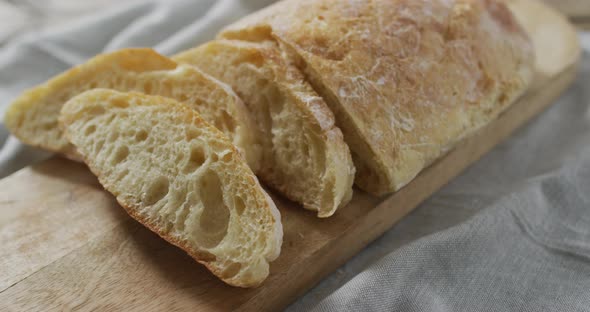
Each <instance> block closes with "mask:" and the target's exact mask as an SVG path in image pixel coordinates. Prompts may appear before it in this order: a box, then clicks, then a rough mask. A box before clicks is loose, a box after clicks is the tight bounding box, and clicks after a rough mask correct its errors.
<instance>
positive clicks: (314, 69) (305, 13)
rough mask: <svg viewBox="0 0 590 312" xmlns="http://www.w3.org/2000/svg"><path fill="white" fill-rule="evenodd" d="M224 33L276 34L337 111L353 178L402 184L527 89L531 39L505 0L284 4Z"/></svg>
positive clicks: (392, 186) (372, 185)
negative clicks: (348, 153) (350, 159)
mask: <svg viewBox="0 0 590 312" xmlns="http://www.w3.org/2000/svg"><path fill="white" fill-rule="evenodd" d="M219 37H220V38H227V39H240V40H250V41H260V40H269V39H273V40H276V41H277V42H279V43H280V44H281V47H282V48H283V51H284V52H285V53H286V54H287V55H289V56H290V57H291V58H293V60H294V61H295V63H296V64H298V67H299V68H300V69H301V70H302V71H303V72H304V73H305V75H306V77H307V78H308V80H309V81H310V82H311V83H312V85H313V86H314V88H315V89H316V90H317V91H318V92H319V93H320V95H322V96H323V97H324V98H325V99H326V101H327V103H328V104H329V106H330V108H331V109H332V110H333V111H334V113H335V115H336V119H337V123H338V126H339V127H340V128H341V129H342V131H343V132H344V137H345V140H346V141H347V143H348V145H349V146H350V148H351V151H352V153H353V158H354V160H355V165H356V167H357V172H358V173H357V177H356V183H357V185H359V186H360V187H361V188H362V189H364V190H366V191H368V192H370V193H373V194H377V195H381V194H385V193H389V192H392V191H396V190H398V189H400V188H401V187H403V186H404V185H406V184H407V183H408V182H409V181H410V180H412V179H413V178H414V177H415V176H416V175H417V174H418V173H419V172H420V171H421V170H422V169H423V168H425V167H426V166H428V165H429V164H431V163H432V162H433V161H434V160H435V159H437V158H439V157H440V156H442V155H443V154H445V153H446V152H447V151H449V150H450V149H451V148H452V147H453V146H454V145H455V144H456V143H457V142H458V141H460V140H461V139H462V138H463V137H465V136H468V135H470V134H471V133H473V132H474V131H475V130H476V129H478V128H480V127H482V126H483V125H485V124H487V123H488V122H489V121H491V120H493V119H494V118H496V117H497V116H498V115H499V114H500V113H501V112H502V111H504V110H505V109H506V108H507V107H508V106H509V104H510V103H512V102H513V101H514V100H515V99H516V98H517V97H518V96H520V95H521V94H522V93H523V92H524V91H525V90H526V88H527V87H528V85H529V84H530V82H531V80H532V76H533V62H534V53H533V49H532V46H531V43H530V40H529V38H528V37H527V35H526V34H525V32H524V31H523V29H522V28H521V27H520V25H519V24H518V23H517V22H516V20H515V18H514V17H513V16H512V14H511V12H510V11H509V10H508V9H507V8H506V6H505V5H504V3H502V2H501V1H499V0H454V1H443V0H362V1H360V0H358V1H343V0H284V1H281V2H278V3H276V4H275V5H272V6H270V7H268V8H266V9H264V10H262V11H260V12H257V13H255V14H253V15H251V16H248V17H246V18H244V19H243V20H241V21H238V22H237V23H236V24H234V25H230V26H229V27H227V28H226V29H225V30H224V31H223V32H222V33H221V34H220V35H219Z"/></svg>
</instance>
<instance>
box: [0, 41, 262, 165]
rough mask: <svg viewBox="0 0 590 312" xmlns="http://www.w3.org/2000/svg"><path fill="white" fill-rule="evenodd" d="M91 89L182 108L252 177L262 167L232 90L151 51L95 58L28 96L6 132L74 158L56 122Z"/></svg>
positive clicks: (253, 132) (14, 108)
mask: <svg viewBox="0 0 590 312" xmlns="http://www.w3.org/2000/svg"><path fill="white" fill-rule="evenodd" d="M95 88H107V89H113V90H118V91H137V92H141V93H145V94H151V95H160V96H165V97H171V98H174V99H176V100H178V101H181V102H183V103H186V104H187V105H189V106H190V107H191V108H193V109H195V110H197V111H198V112H199V113H200V114H201V116H202V117H203V118H204V119H205V120H207V121H208V122H210V123H211V124H213V125H214V126H215V127H217V128H218V129H219V130H221V131H222V132H223V133H225V134H226V135H227V136H228V137H230V138H231V139H232V142H233V143H234V144H235V145H236V146H237V147H238V148H239V149H240V150H241V151H242V152H243V153H245V156H246V159H247V161H248V163H249V165H250V166H251V167H252V169H253V170H254V171H256V170H257V169H258V167H259V166H260V150H261V147H260V143H259V142H258V137H259V135H258V133H257V128H256V126H255V125H254V123H253V120H251V118H250V115H249V113H248V111H247V109H246V108H245V106H244V105H243V103H242V102H241V100H240V99H239V97H238V96H237V95H236V94H235V93H234V92H233V91H232V90H231V88H230V87H229V86H227V85H225V84H223V83H221V82H219V81H217V80H215V79H214V78H212V77H210V76H208V75H206V74H205V73H203V72H201V71H200V70H198V69H197V68H195V67H192V66H189V65H180V66H178V65H177V64H176V63H175V62H173V61H172V60H170V59H168V58H166V57H164V56H162V55H160V54H158V53H156V52H155V51H153V50H151V49H125V50H120V51H117V52H113V53H109V54H104V55H98V56H96V57H94V58H92V59H91V60H89V61H88V62H86V63H84V64H82V65H80V66H77V67H75V68H73V69H71V70H69V71H67V72H65V73H62V74H61V75H58V76H57V77H55V78H53V79H51V80H49V81H48V82H47V83H45V84H43V85H41V86H38V87H36V88H34V89H31V90H28V91H27V92H25V93H24V94H23V95H21V96H20V97H19V98H17V99H16V100H15V101H14V102H13V103H12V105H11V106H10V108H9V109H8V111H7V114H6V118H5V119H6V126H7V127H8V129H10V131H11V132H12V133H13V134H15V135H16V136H17V137H18V138H19V139H21V140H22V141H23V142H25V143H28V144H30V145H34V146H38V147H41V148H44V149H47V150H50V151H55V152H60V153H64V154H68V155H69V156H71V157H72V158H76V154H75V151H74V150H73V149H72V146H71V145H70V144H69V142H67V140H66V139H65V138H64V137H63V133H62V131H61V130H60V129H59V127H58V124H57V119H58V116H59V112H60V109H61V107H62V106H63V104H64V103H65V102H66V101H67V100H68V99H70V98H72V97H74V96H76V95H77V94H80V93H82V92H84V91H87V90H91V89H95Z"/></svg>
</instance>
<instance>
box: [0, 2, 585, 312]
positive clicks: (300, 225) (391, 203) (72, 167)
mask: <svg viewBox="0 0 590 312" xmlns="http://www.w3.org/2000/svg"><path fill="white" fill-rule="evenodd" d="M530 1H534V0H512V2H511V3H512V4H511V6H512V9H513V10H516V11H517V12H516V13H517V15H518V16H519V19H521V21H523V23H524V24H525V25H527V26H526V27H527V29H528V30H529V31H530V33H531V35H532V37H533V40H534V42H535V45H536V46H537V51H538V61H537V66H538V75H537V78H536V81H535V84H534V86H533V87H532V88H531V89H530V90H529V92H528V93H527V94H526V95H525V96H523V97H522V98H521V99H520V100H519V101H518V102H517V103H515V104H514V105H513V106H512V107H511V108H510V109H509V110H508V111H506V112H505V113H504V114H502V116H500V118H499V119H498V120H496V121H494V122H493V123H491V124H490V125H488V126H487V127H485V128H482V129H481V130H480V131H479V132H478V133H477V134H476V135H474V136H473V137H471V138H468V139H466V140H464V141H463V142H462V143H460V144H459V146H457V147H456V148H455V149H454V150H452V151H451V152H450V153H449V154H448V155H447V156H445V157H443V158H442V159H441V160H439V161H438V162H436V163H435V164H433V165H432V166H431V167H429V168H427V169H426V170H424V171H423V172H422V173H421V174H420V175H419V176H418V177H417V178H416V179H415V180H414V181H412V182H411V183H410V184H409V185H408V186H406V187H405V188H403V189H402V190H401V191H399V192H397V193H396V194H394V195H392V196H389V197H385V198H375V197H372V196H369V195H367V194H365V193H363V192H361V191H359V190H355V195H354V198H353V200H352V202H351V203H350V204H349V205H348V206H346V207H345V208H343V209H342V210H340V211H338V212H337V213H336V215H335V216H334V217H332V218H329V219H318V218H316V217H315V216H314V214H313V213H311V212H306V211H304V210H303V209H301V208H299V207H297V206H296V205H295V204H294V203H292V202H289V201H287V200H285V199H283V198H280V197H278V196H275V195H273V198H274V200H275V201H276V203H277V206H278V207H279V209H280V210H281V214H282V221H283V224H284V230H285V237H284V239H285V240H284V244H283V250H282V253H281V256H280V257H279V258H278V259H277V261H275V262H273V263H272V264H271V274H270V276H269V278H268V279H267V281H266V282H265V283H264V284H263V285H262V286H261V287H258V288H255V289H238V288H232V287H230V286H227V285H225V284H223V283H222V282H220V281H219V280H217V279H216V278H215V277H214V276H213V275H211V274H210V273H208V272H207V270H206V269H205V268H204V267H202V266H201V265H199V264H198V263H196V262H194V261H193V260H192V259H191V258H190V257H188V256H187V255H186V254H184V253H183V252H182V251H181V250H179V249H177V248H175V247H173V246H171V245H169V244H167V243H166V242H165V241H164V240H162V239H160V238H159V237H158V236H157V235H155V234H153V233H151V232H150V231H149V230H147V229H146V228H144V227H143V226H141V225H140V224H138V223H137V222H135V221H134V220H132V219H131V218H129V217H128V216H127V215H126V214H125V212H124V210H123V209H122V208H120V207H119V206H118V205H117V204H116V202H115V201H114V199H113V198H112V197H111V196H110V195H108V194H107V193H106V192H105V191H103V190H102V188H101V187H100V185H99V184H98V183H97V180H96V178H95V177H94V176H92V174H91V173H90V172H89V171H88V169H87V168H86V167H84V166H83V165H80V164H76V163H73V162H70V161H68V160H64V159H61V158H57V157H55V158H52V159H50V160H48V161H45V162H43V163H40V164H38V165H36V166H33V167H29V168H26V169H23V170H21V171H19V172H17V173H16V174H14V175H12V176H10V177H7V178H5V179H3V180H2V181H0V244H1V246H2V248H0V311H24V310H84V311H87V310H93V309H99V310H125V311H161V310H165V311H174V310H178V311H180V310H189V309H190V310H195V311H229V310H238V309H239V310H240V311H274V310H277V309H281V308H283V307H285V306H286V305H288V304H289V303H290V302H292V301H293V300H294V299H296V298H297V297H298V296H300V295H301V294H303V293H304V292H305V291H307V290H308V289H310V288H311V287H312V286H313V285H315V284H316V283H317V282H318V281H320V280H321V279H322V278H323V277H324V276H326V275H327V274H329V273H330V272H332V271H333V270H335V269H336V268H337V267H338V266H340V265H342V264H343V263H344V262H345V261H346V260H347V259H349V258H350V257H352V256H353V255H354V254H356V253H357V252H359V251H360V250H361V249H362V248H363V247H365V246H366V245H367V244H368V243H369V242H371V241H372V240H374V239H375V238H377V237H378V236H379V235H381V234H382V233H383V232H385V231H386V230H387V229H389V228H390V227H391V226H392V225H393V224H395V223H396V222H397V221H398V220H399V219H401V218H402V217H403V216H404V215H406V214H407V213H409V212H410V211H411V210H412V209H414V208H415V207H416V206H417V205H418V204H419V203H420V202H422V201H423V200H425V199H426V198H428V197H429V196H430V195H431V194H433V193H434V192H435V191H436V190H438V189H439V188H440V187H442V186H443V185H445V184H446V183H447V182H448V181H449V180H451V179H452V178H453V177H455V176H457V175H458V174H459V173H460V172H461V171H463V170H464V169H465V168H466V167H467V166H469V165H470V164H472V163H473V162H474V161H476V160H477V159H479V158H480V157H481V156H482V155H483V154H485V153H486V152H487V151H489V150H490V149H491V148H493V147H494V146H495V145H496V144H498V143H499V142H501V141H502V140H504V139H505V138H506V137H507V136H509V135H510V133H512V132H513V131H514V130H515V129H517V128H518V127H519V126H521V125H523V124H524V123H526V122H527V120H529V119H530V118H532V117H533V116H534V115H536V114H537V113H539V112H541V111H542V110H543V109H544V108H545V107H546V106H547V105H549V104H550V103H552V101H553V100H554V99H555V98H556V97H557V96H558V95H559V94H561V93H562V92H563V91H564V90H565V89H566V88H567V86H568V85H569V84H570V83H571V82H572V81H573V79H574V78H575V74H576V66H575V64H576V62H577V60H578V58H579V54H580V52H579V47H578V45H577V43H576V42H571V41H568V40H574V41H575V36H574V37H573V38H574V39H571V38H572V36H571V33H572V32H574V30H573V29H572V27H571V25H569V24H568V23H567V22H566V21H565V19H564V18H563V16H561V15H559V14H557V13H555V12H554V11H550V10H549V9H547V7H544V6H541V7H537V10H541V11H534V10H529V9H526V10H524V11H519V10H523V7H527V4H528V2H530ZM543 10H544V11H543ZM539 12H541V13H543V14H540V13H539ZM533 13H534V14H533ZM538 16H542V17H543V19H546V20H545V22H546V23H544V24H548V25H552V26H551V27H552V28H551V34H556V33H557V34H559V36H557V37H555V36H548V35H547V32H546V31H543V32H541V31H538V30H539V27H538V25H539V23H538V20H537V19H538ZM547 19H548V20H547ZM535 25H537V26H535ZM544 30H547V29H546V28H544ZM574 33H575V32H574ZM560 40H561V41H560ZM566 41H567V42H566ZM549 43H552V44H554V45H558V46H565V47H568V49H569V50H568V51H565V52H563V53H551V52H550V51H544V50H543V49H539V48H538V47H539V45H540V46H545V45H547V44H549ZM547 63H550V64H547Z"/></svg>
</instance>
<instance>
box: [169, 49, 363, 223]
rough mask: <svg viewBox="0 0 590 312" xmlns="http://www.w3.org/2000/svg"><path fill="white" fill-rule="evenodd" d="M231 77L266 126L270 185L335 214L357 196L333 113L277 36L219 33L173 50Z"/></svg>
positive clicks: (181, 58) (265, 175) (321, 212)
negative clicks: (257, 39) (239, 37)
mask: <svg viewBox="0 0 590 312" xmlns="http://www.w3.org/2000/svg"><path fill="white" fill-rule="evenodd" d="M173 59H174V60H175V61H177V62H179V63H188V64H191V65H195V66H196V67H198V68H200V69H202V70H203V71H204V72H206V73H208V74H210V75H212V76H214V77H215V78H217V79H219V80H221V81H223V82H225V83H228V84H229V85H231V86H232V88H233V89H234V90H235V91H236V93H237V94H238V95H239V96H240V97H241V98H242V100H244V103H245V104H246V106H247V107H248V109H249V110H250V112H251V113H252V116H253V118H254V119H255V120H256V124H257V125H258V127H259V129H260V133H261V142H262V146H263V149H262V166H261V169H260V171H259V172H258V175H259V176H260V178H261V179H262V180H263V182H265V183H266V184H267V185H269V186H271V187H272V188H274V189H276V190H278V191H279V192H280V193H281V194H283V195H285V196H286V197H288V198H289V199H291V200H293V201H295V202H298V203H301V204H303V206H304V208H306V209H310V210H314V211H317V212H318V216H319V217H329V216H331V215H332V214H334V212H335V211H336V210H337V209H338V208H339V207H342V206H343V205H345V204H346V203H348V202H349V200H350V198H351V197H352V184H353V181H354V172H355V169H354V165H353V163H352V158H351V155H350V151H349V149H348V146H347V145H346V143H345V142H344V139H343V137H342V132H341V131H340V129H338V128H337V127H336V126H335V120H334V115H333V114H332V112H331V111H330V109H329V108H328V106H327V105H326V103H325V102H324V100H323V99H322V98H321V97H320V96H318V94H317V93H316V92H315V91H314V90H313V89H312V88H311V86H310V85H309V83H307V82H306V81H305V78H304V77H303V75H302V74H301V72H300V71H299V70H297V68H295V67H294V66H293V65H291V64H289V63H288V62H287V60H286V59H285V58H284V57H283V56H282V55H281V53H280V50H279V49H278V47H277V46H276V44H274V43H273V42H270V41H269V42H264V43H250V42H243V41H231V40H215V41H212V42H209V43H206V44H204V45H202V46H200V47H198V48H195V49H192V50H189V51H185V52H182V53H180V54H178V55H176V56H174V57H173Z"/></svg>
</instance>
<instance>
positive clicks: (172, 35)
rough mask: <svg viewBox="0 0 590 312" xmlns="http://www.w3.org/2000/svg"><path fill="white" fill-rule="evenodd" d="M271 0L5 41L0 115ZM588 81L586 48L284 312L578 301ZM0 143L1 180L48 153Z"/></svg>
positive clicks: (146, 4) (113, 17)
mask: <svg viewBox="0 0 590 312" xmlns="http://www.w3.org/2000/svg"><path fill="white" fill-rule="evenodd" d="M50 2H51V1H49V2H47V3H50ZM271 2H273V1H272V0H221V1H214V0H174V1H164V0H161V1H157V0H151V1H140V2H137V1H136V2H124V1H122V2H119V3H118V4H117V5H116V6H115V5H111V6H110V7H109V8H106V9H105V10H101V11H98V12H96V13H95V14H92V15H91V16H88V17H85V18H83V19H80V20H77V21H74V22H68V23H62V24H61V25H59V26H58V27H52V28H51V27H50V28H48V29H43V30H42V31H37V32H29V33H27V34H25V35H23V36H20V37H18V38H14V39H12V40H11V41H9V42H8V43H7V44H6V45H4V46H3V47H1V48H0V98H1V99H2V101H1V103H0V115H2V114H3V112H4V110H5V108H6V106H7V104H8V103H9V102H10V100H11V99H13V98H14V97H15V96H17V95H18V94H19V93H20V92H21V91H22V90H23V89H24V88H27V87H31V86H33V85H35V84H37V83H40V82H42V81H45V80H46V79H48V78H49V77H51V76H52V75H54V74H57V73H59V72H61V71H64V70H66V69H67V68H69V67H70V66H72V65H75V64H78V63H81V62H83V61H84V60H86V59H88V58H90V57H92V56H93V55H95V54H96V53H99V52H103V51H110V50H115V49H119V48H123V47H137V46H147V47H154V48H155V49H156V50H158V51H159V52H161V53H164V54H172V53H174V52H177V51H179V50H182V49H185V48H189V47H193V46H195V45H196V44H198V43H202V42H204V41H206V40H208V39H211V38H213V36H214V34H215V33H216V31H217V30H218V29H219V28H220V27H222V26H223V25H226V24H228V23H229V22H231V21H233V20H235V19H237V18H238V17H240V16H242V15H245V14H247V13H248V12H252V11H254V10H257V9H259V8H261V7H264V6H265V5H267V4H269V3H271ZM39 3H42V2H39ZM580 37H581V40H582V43H583V45H584V46H585V49H587V51H590V37H588V34H587V33H581V34H580ZM589 81H590V57H589V56H588V54H586V53H585V55H584V60H583V62H582V66H581V69H580V75H579V77H578V79H577V82H576V83H575V85H574V86H573V87H571V88H570V89H569V91H567V93H565V94H564V95H563V96H562V97H561V98H560V99H559V100H558V101H556V102H555V104H554V105H553V106H552V107H551V108H549V109H548V110H547V111H546V112H544V113H543V114H542V115H541V116H539V117H538V118H535V119H534V120H532V121H531V122H530V123H529V124H528V125H527V126H525V127H524V128H523V129H521V130H519V131H517V132H516V133H515V134H514V135H513V136H512V137H511V138H510V139H509V140H507V141H506V142H504V143H502V144H500V145H499V146H497V147H496V148H495V149H494V150H493V151H492V152H490V153H489V154H488V155H487V156H485V157H484V158H483V159H482V160H480V161H479V162H477V163H476V164H475V165H473V166H472V167H471V168H469V169H468V170H467V171H466V172H465V173H464V174H462V175H461V176H460V177H458V178H456V179H455V180H453V181H452V182H451V183H450V184H449V185H447V186H446V187H444V188H443V189H441V190H440V191H438V192H437V193H436V194H435V195H434V196H432V198H430V199H429V200H427V201H426V202H425V203H423V204H422V205H420V207H419V208H417V209H416V210H415V211H414V212H413V213H411V214H410V215H409V216H408V217H406V218H405V219H403V220H402V221H401V222H400V223H398V224H397V225H396V226H395V227H393V228H392V229H391V230H389V231H388V232H387V233H386V234H385V235H383V236H382V237H381V238H379V239H378V240H377V241H375V242H373V243H372V244H370V245H369V246H368V247H367V248H366V249H365V250H364V251H363V252H361V253H360V254H358V255H357V256H355V257H354V258H353V259H351V260H350V261H349V262H348V263H347V264H346V265H344V266H343V267H341V268H340V269H338V270H337V271H336V272H334V273H333V274H331V275H330V276H329V277H327V278H326V279H324V281H322V282H321V283H320V284H319V285H317V286H316V287H315V288H313V289H312V290H310V291H309V292H308V293H307V294H306V295H305V296H303V297H302V298H300V299H298V300H297V301H296V302H294V303H293V304H292V305H291V306H290V307H289V308H288V310H290V311H308V310H315V311H590V109H589V108H590V89H589V87H590V85H589ZM0 146H2V149H1V150H0V177H3V176H6V175H8V174H10V173H11V172H14V171H15V170H18V169H19V168H21V167H23V166H26V165H29V164H31V163H33V162H34V161H37V160H39V159H42V158H45V157H47V156H48V155H47V154H46V153H43V152H40V151H38V150H35V149H33V148H29V147H24V146H22V145H21V144H20V143H19V142H18V141H17V140H16V139H14V138H12V137H9V135H8V132H7V131H6V129H4V128H3V127H0ZM293 278H296V277H293Z"/></svg>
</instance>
